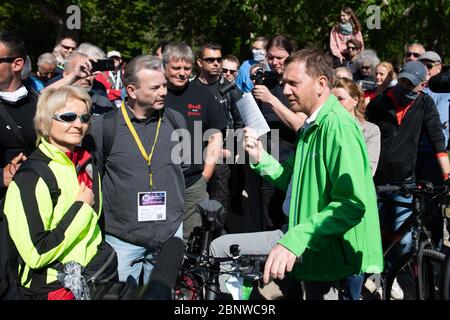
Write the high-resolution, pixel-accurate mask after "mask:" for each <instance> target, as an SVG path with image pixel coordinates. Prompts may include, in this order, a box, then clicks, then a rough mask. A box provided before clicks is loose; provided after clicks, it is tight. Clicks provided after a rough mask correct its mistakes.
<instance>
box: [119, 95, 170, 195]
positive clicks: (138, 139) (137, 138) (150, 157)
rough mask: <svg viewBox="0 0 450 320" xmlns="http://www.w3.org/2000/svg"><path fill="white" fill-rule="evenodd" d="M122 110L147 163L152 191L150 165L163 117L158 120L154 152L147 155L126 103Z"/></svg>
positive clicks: (153, 148)
mask: <svg viewBox="0 0 450 320" xmlns="http://www.w3.org/2000/svg"><path fill="white" fill-rule="evenodd" d="M121 110H122V115H123V118H124V119H125V123H126V124H127V127H128V129H130V132H131V135H132V136H133V138H134V141H136V144H137V146H138V148H139V151H141V154H142V156H143V157H144V159H145V161H147V164H148V170H149V173H148V175H149V177H150V190H152V189H153V172H152V169H151V168H150V165H151V164H152V158H153V152H154V151H155V146H156V141H158V136H159V128H160V127H161V118H162V117H161V115H160V116H159V119H158V125H157V126H156V134H155V141H154V142H153V146H152V151H150V153H149V154H148V155H147V152H146V151H145V148H144V146H143V145H142V142H141V139H140V138H139V136H138V134H137V132H136V129H134V126H133V124H132V123H131V121H130V117H128V113H127V111H126V110H125V102H122V108H121Z"/></svg>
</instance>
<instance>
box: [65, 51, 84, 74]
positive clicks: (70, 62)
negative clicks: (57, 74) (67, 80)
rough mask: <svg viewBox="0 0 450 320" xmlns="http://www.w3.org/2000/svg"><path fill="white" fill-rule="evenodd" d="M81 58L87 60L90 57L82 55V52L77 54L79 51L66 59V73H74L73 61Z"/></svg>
mask: <svg viewBox="0 0 450 320" xmlns="http://www.w3.org/2000/svg"><path fill="white" fill-rule="evenodd" d="M79 57H86V58H87V57H88V55H86V54H84V53H81V52H77V51H74V52H72V53H71V54H69V55H68V56H67V57H66V60H64V72H67V73H69V72H71V71H73V68H74V65H73V60H75V59H76V58H79Z"/></svg>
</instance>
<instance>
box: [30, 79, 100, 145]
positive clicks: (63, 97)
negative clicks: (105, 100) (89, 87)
mask: <svg viewBox="0 0 450 320" xmlns="http://www.w3.org/2000/svg"><path fill="white" fill-rule="evenodd" d="M69 100H80V101H83V102H84V104H85V105H86V111H87V112H88V113H89V112H91V104H92V102H91V97H90V96H89V94H88V93H87V92H86V90H85V89H83V88H79V87H74V86H63V87H61V88H59V89H52V88H49V89H47V90H45V91H44V92H43V93H42V94H41V95H40V96H39V100H38V103H37V108H36V115H35V116H34V128H35V130H36V135H37V144H39V141H40V140H41V138H45V139H46V140H47V141H48V135H49V133H50V130H51V128H52V122H53V115H54V114H55V113H56V111H58V110H60V109H62V108H64V106H65V105H66V104H67V102H68V101H69Z"/></svg>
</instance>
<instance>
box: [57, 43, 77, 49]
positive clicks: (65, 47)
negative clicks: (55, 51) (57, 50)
mask: <svg viewBox="0 0 450 320" xmlns="http://www.w3.org/2000/svg"><path fill="white" fill-rule="evenodd" d="M61 47H63V48H64V49H66V50H75V49H76V47H71V46H65V45H63V44H61Z"/></svg>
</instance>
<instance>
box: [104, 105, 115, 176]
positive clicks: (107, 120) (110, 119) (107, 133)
mask: <svg viewBox="0 0 450 320" xmlns="http://www.w3.org/2000/svg"><path fill="white" fill-rule="evenodd" d="M118 122H119V112H118V109H117V108H114V109H113V110H111V111H108V112H106V113H105V114H104V115H103V145H102V147H103V148H102V150H103V154H102V157H103V159H102V168H103V170H104V167H105V163H106V159H107V158H108V156H109V155H110V153H111V150H112V146H113V144H114V138H115V137H116V129H117V125H118ZM103 170H102V171H103Z"/></svg>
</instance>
